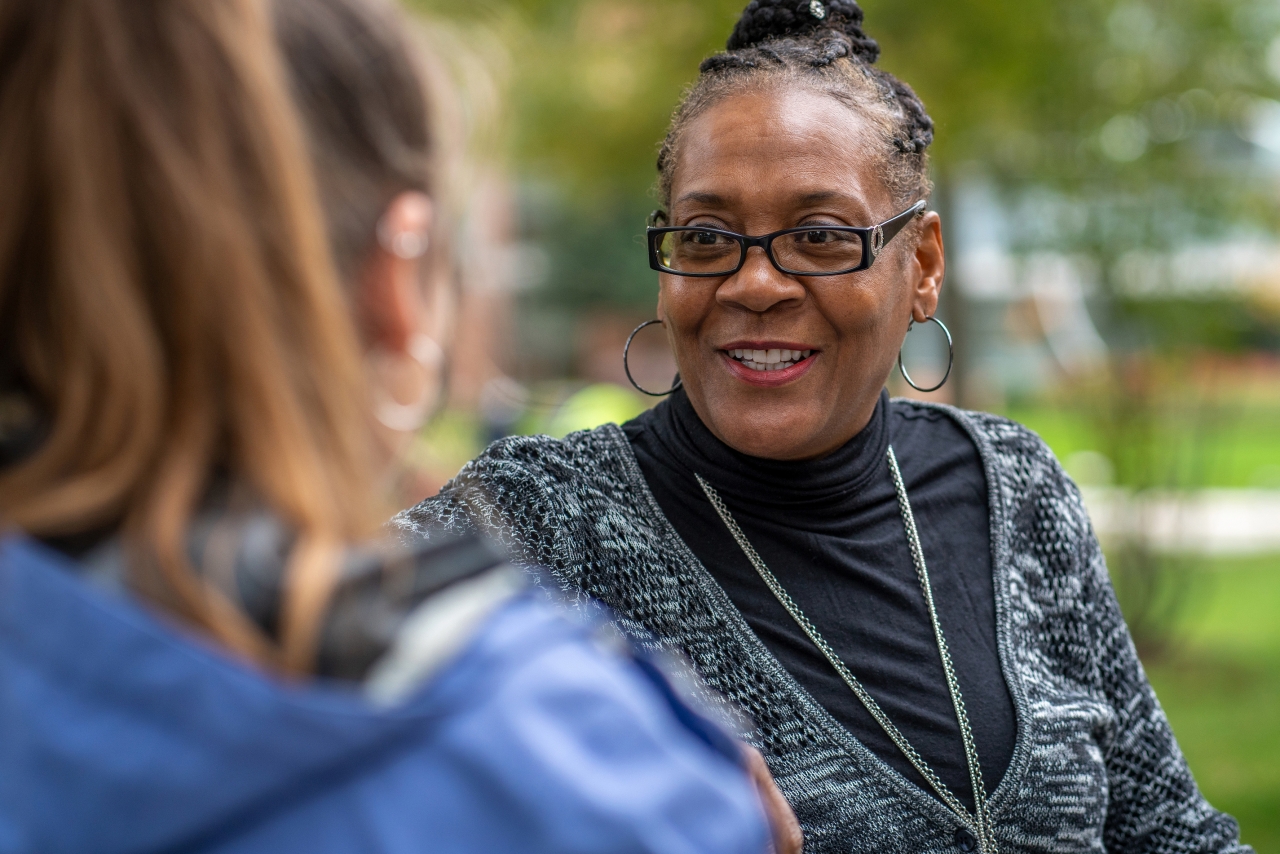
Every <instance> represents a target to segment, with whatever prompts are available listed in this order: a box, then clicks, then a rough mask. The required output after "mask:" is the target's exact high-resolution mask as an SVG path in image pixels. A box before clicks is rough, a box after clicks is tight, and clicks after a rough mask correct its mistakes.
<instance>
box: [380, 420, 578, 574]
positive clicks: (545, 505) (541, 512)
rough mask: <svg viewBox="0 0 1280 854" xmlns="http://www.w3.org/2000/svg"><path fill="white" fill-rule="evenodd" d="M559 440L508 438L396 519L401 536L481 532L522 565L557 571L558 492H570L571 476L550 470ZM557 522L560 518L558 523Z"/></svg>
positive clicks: (394, 523) (560, 515) (559, 546)
mask: <svg viewBox="0 0 1280 854" xmlns="http://www.w3.org/2000/svg"><path fill="white" fill-rule="evenodd" d="M556 444H557V443H556V441H555V440H553V439H550V438H547V437H545V436H542V437H519V438H512V439H504V440H502V441H500V442H496V443H494V444H493V445H491V446H490V447H489V448H488V449H487V450H486V451H485V452H484V453H483V454H481V455H480V456H479V457H477V458H476V459H474V460H472V461H471V462H470V463H468V464H467V465H466V466H465V467H464V468H463V469H462V471H461V472H459V473H458V476H457V477H455V478H454V479H453V480H451V481H449V483H447V484H445V486H444V488H443V489H441V490H440V492H439V494H437V495H436V496H434V497H432V498H428V499H427V500H426V501H423V502H422V503H421V504H418V505H417V506H416V507H412V508H410V509H408V510H406V511H404V512H403V513H401V514H400V515H398V516H397V517H396V518H395V519H394V520H392V526H393V527H394V528H396V529H398V531H399V532H400V533H401V535H402V536H406V537H413V538H421V537H427V538H429V537H431V536H432V535H433V534H434V533H436V532H447V533H454V534H458V533H467V534H470V533H478V534H481V535H483V536H485V537H487V538H489V539H490V540H492V541H493V542H495V543H497V544H499V545H500V546H501V547H502V548H503V549H504V550H505V551H506V553H507V555H508V556H509V557H510V558H511V560H512V561H513V562H514V563H516V564H518V565H520V566H523V567H526V568H533V567H553V566H555V565H556V563H557V561H556V557H557V555H558V554H560V552H561V551H562V547H563V544H562V542H561V540H562V538H563V536H564V533H565V531H564V525H563V524H562V520H563V518H564V515H563V513H561V512H560V510H559V508H558V507H557V502H556V501H555V496H556V494H557V493H559V494H561V495H563V494H565V493H567V492H571V488H570V486H569V482H568V481H567V480H566V479H565V478H566V477H568V476H570V475H571V473H568V472H558V473H557V472H548V471H547V464H548V458H549V457H550V458H551V459H555V458H556V457H557V456H558V455H556V454H554V453H548V451H549V450H553V447H552V446H554V445H556ZM557 520H561V523H560V524H557Z"/></svg>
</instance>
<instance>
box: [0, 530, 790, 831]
mask: <svg viewBox="0 0 1280 854" xmlns="http://www.w3.org/2000/svg"><path fill="white" fill-rule="evenodd" d="M74 570H75V566H74V565H73V564H71V563H69V562H68V561H67V560H66V559H65V558H63V557H62V556H61V555H58V554H56V553H53V552H51V551H49V550H47V549H45V548H44V547H42V546H40V545H37V544H35V543H33V542H31V541H30V540H26V539H23V538H20V537H8V538H5V539H0V852H2V854H19V852H21V854H27V852H31V854H36V852H39V854H61V852H90V851H91V852H98V854H116V853H117V852H119V854H126V852H127V854H135V852H138V853H139V854H140V852H157V854H159V852H186V851H201V852H213V851H216V852H273V854H279V852H294V851H297V852H306V854H327V852H361V854H377V852H454V851H474V852H502V851H522V852H552V851H555V852H596V851H600V852H604V851H608V852H695V851H697V852H735V854H736V852H742V854H759V852H762V851H763V850H764V849H765V847H766V844H767V842H766V839H767V829H766V825H765V823H764V819H763V818H762V816H761V814H760V809H759V805H758V801H757V799H756V796H755V794H754V792H753V790H752V788H751V787H750V784H749V783H748V781H747V780H746V778H745V776H744V774H743V772H742V771H741V769H740V767H738V764H737V762H736V759H735V757H734V756H733V754H732V751H727V750H725V749H724V748H723V747H722V746H721V747H717V746H716V745H715V742H716V738H715V736H714V734H712V733H709V732H708V731H706V730H705V729H704V728H703V727H702V726H701V725H699V724H698V723H697V722H696V720H694V719H693V718H692V717H690V715H689V714H688V712H687V710H686V709H685V708H684V707H683V706H681V704H680V703H679V702H678V701H676V700H674V699H673V698H671V697H670V695H669V693H666V692H665V691H664V685H663V684H662V683H661V681H660V680H658V679H655V678H654V676H653V675H652V674H650V673H648V672H647V671H646V670H645V669H644V668H643V667H640V666H638V665H636V664H634V663H629V662H624V661H620V660H618V659H616V658H614V657H613V656H612V655H611V654H609V653H607V652H605V651H603V650H602V649H601V648H599V646H598V644H597V643H596V642H595V641H594V640H593V637H592V635H591V633H590V632H588V631H587V629H586V628H585V627H583V626H581V625H578V624H575V623H572V622H570V621H569V620H567V619H566V618H564V617H562V616H560V615H559V614H557V613H556V612H554V611H553V610H552V609H550V607H549V606H547V605H545V604H543V603H542V602H541V601H540V600H536V599H534V598H532V597H529V596H521V597H517V598H516V599H514V600H512V601H510V602H509V603H508V604H506V605H504V606H503V607H502V608H501V610H499V611H498V612H497V613H496V614H494V615H493V616H491V617H490V618H489V619H488V620H487V622H486V623H485V624H484V625H483V627H482V629H481V630H480V631H479V632H478V634H477V636H476V637H475V638H474V639H473V640H472V642H471V643H470V645H469V646H468V647H466V648H465V649H464V651H463V652H462V653H460V654H459V655H458V656H457V657H456V658H455V659H454V660H453V661H452V662H451V663H450V664H449V665H448V666H447V667H446V668H445V669H444V670H443V671H441V672H440V673H438V675H437V676H435V677H434V678H432V679H431V680H430V682H429V683H428V684H427V685H425V686H423V688H422V689H421V690H420V691H418V692H417V693H416V694H415V695H414V696H413V697H412V698H411V699H410V700H408V701H407V702H405V703H403V704H401V705H399V706H397V707H394V708H391V709H378V708H376V707H374V706H372V705H370V704H369V703H368V702H366V700H365V699H364V698H363V697H362V695H360V694H359V693H357V692H356V690H355V689H354V688H349V687H343V686H340V685H329V686H319V687H316V686H311V687H302V686H295V687H288V686H286V685H283V684H281V683H279V682H277V681H275V680H272V679H270V678H267V677H265V676H262V675H260V674H258V673H256V672H254V671H252V670H250V669H248V668H246V667H243V666H240V665H238V664H236V663H234V662H232V661H230V660H229V659H228V658H227V657H225V656H224V655H222V654H221V653H219V652H218V651H216V650H214V649H211V648H209V647H206V646H204V645H202V644H201V643H200V642H198V641H195V640H192V639H190V638H189V637H187V636H186V635H184V634H183V633H180V632H178V631H176V630H174V629H173V628H171V627H170V626H168V625H167V624H166V623H165V622H164V621H162V620H161V619H158V618H156V617H154V616H152V615H151V613H150V612H149V611H147V610H145V609H144V608H142V607H140V606H139V605H137V604H135V603H134V602H132V601H131V600H128V599H125V598H122V597H116V596H113V595H111V594H109V593H106V592H104V591H101V590H99V589H98V588H97V587H95V586H92V585H90V584H89V583H87V582H85V581H83V580H82V579H81V578H79V577H77V576H76V574H75V572H74Z"/></svg>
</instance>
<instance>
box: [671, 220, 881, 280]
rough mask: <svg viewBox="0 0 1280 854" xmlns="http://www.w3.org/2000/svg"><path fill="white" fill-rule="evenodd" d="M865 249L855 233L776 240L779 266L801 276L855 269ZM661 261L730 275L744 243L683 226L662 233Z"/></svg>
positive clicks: (677, 268) (694, 271) (678, 268)
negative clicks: (682, 227)
mask: <svg viewBox="0 0 1280 854" xmlns="http://www.w3.org/2000/svg"><path fill="white" fill-rule="evenodd" d="M862 248H863V246H862V237H861V236H860V235H858V234H857V233H855V232H848V231H834V230H823V229H814V230H812V231H801V232H796V233H794V234H784V235H782V236H781V237H778V238H776V239H775V240H774V241H773V255H774V258H776V259H777V262H778V264H779V266H781V267H783V268H784V269H786V270H787V271H789V272H792V273H797V274H800V275H804V274H805V273H810V274H817V275H831V274H833V273H844V272H848V271H850V270H855V269H857V268H858V267H860V266H861V265H862ZM658 260H659V261H660V262H661V264H662V266H663V267H665V268H666V269H668V270H671V271H673V272H676V273H684V274H689V275H702V276H714V275H729V274H730V273H732V272H734V271H735V270H737V269H738V267H739V265H740V263H741V261H742V244H740V243H739V242H738V241H736V240H734V239H733V238H732V237H728V236H726V235H723V234H717V233H716V232H714V231H707V230H705V229H696V228H686V229H680V230H678V231H671V232H667V233H666V234H664V235H662V238H661V242H660V243H659V244H658Z"/></svg>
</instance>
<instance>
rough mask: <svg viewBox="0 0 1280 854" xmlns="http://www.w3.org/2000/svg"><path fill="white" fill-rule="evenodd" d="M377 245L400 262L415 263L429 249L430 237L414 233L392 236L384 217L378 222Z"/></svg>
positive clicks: (402, 232) (403, 232)
mask: <svg viewBox="0 0 1280 854" xmlns="http://www.w3.org/2000/svg"><path fill="white" fill-rule="evenodd" d="M378 245H379V246H381V247H382V248H383V249H385V250H386V251H388V252H390V253H391V254H392V255H394V256H396V257H397V258H399V259H400V260H401V261H417V260H418V259H419V258H422V257H423V256H425V255H426V254H427V250H428V249H430V248H431V237H430V236H429V235H426V234H419V233H418V232H415V231H401V232H399V233H395V234H393V233H392V231H391V227H390V226H389V225H388V224H387V218H386V217H385V216H384V217H383V218H382V219H380V220H378Z"/></svg>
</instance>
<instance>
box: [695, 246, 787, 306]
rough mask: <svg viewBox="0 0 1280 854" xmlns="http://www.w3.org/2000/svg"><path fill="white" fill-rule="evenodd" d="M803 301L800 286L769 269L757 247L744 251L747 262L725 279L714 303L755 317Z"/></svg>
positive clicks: (766, 258)
mask: <svg viewBox="0 0 1280 854" xmlns="http://www.w3.org/2000/svg"><path fill="white" fill-rule="evenodd" d="M804 297H805V289H804V285H802V284H800V282H799V280H797V279H796V277H795V276H789V275H787V274H786V273H783V272H782V271H781V270H779V269H778V268H777V267H775V266H773V263H772V262H770V261H769V256H768V255H766V254H765V251H764V249H762V248H761V247H759V246H753V247H751V248H750V249H748V250H747V260H746V263H745V264H743V265H742V269H741V270H739V271H738V272H737V273H735V274H734V275H732V276H730V277H729V278H728V279H726V280H725V282H724V284H722V285H721V286H720V288H719V289H718V290H717V291H716V299H717V300H718V301H719V302H720V303H721V304H725V305H735V306H739V307H741V308H745V309H747V310H748V311H752V312H755V313H757V314H760V313H763V312H766V311H768V310H769V309H771V308H774V307H775V306H777V305H779V304H781V303H785V302H789V301H792V300H802V299H804Z"/></svg>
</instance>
